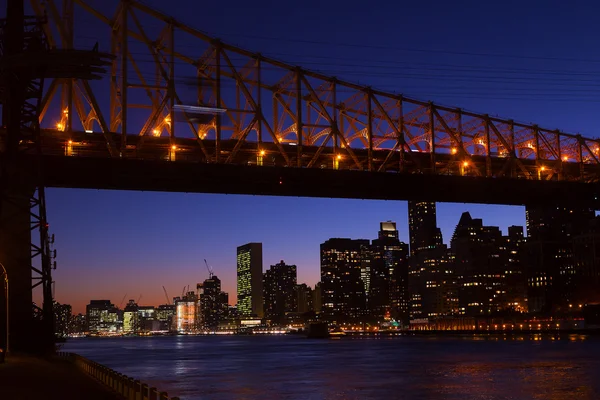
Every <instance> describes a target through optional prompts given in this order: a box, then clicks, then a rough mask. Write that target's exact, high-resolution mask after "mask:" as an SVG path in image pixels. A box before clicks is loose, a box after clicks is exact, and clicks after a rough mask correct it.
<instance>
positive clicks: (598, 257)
mask: <svg viewBox="0 0 600 400" xmlns="http://www.w3.org/2000/svg"><path fill="white" fill-rule="evenodd" d="M565 275H566V277H565V281H566V282H565V285H564V289H565V292H566V293H565V302H566V303H567V304H568V307H569V309H570V310H573V309H576V310H577V309H581V306H585V305H586V304H596V305H598V304H600V217H595V218H593V219H591V220H590V221H589V223H588V226H587V227H586V228H585V230H584V231H583V232H582V233H581V234H579V235H575V236H574V237H573V262H572V268H569V269H568V270H567V271H566V273H565ZM597 309H598V307H596V310H597Z"/></svg>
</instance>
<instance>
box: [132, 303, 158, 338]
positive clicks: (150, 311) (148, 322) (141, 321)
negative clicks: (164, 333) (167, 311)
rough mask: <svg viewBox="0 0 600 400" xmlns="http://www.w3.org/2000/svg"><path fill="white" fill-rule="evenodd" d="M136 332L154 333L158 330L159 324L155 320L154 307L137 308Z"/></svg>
mask: <svg viewBox="0 0 600 400" xmlns="http://www.w3.org/2000/svg"><path fill="white" fill-rule="evenodd" d="M137 316H138V331H139V332H155V331H158V330H159V326H160V324H159V322H158V321H157V320H156V318H155V316H156V309H155V308H154V306H138V312H137Z"/></svg>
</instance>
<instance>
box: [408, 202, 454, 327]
mask: <svg viewBox="0 0 600 400" xmlns="http://www.w3.org/2000/svg"><path fill="white" fill-rule="evenodd" d="M408 220H409V221H408V222H409V237H410V260H409V268H408V292H409V315H410V319H411V321H416V320H419V321H427V320H430V319H436V318H440V317H446V316H449V315H453V314H454V313H455V312H456V308H457V305H458V299H457V296H456V285H455V278H454V255H453V253H452V252H451V251H449V250H448V248H447V247H446V245H444V244H443V240H442V233H441V230H440V229H439V228H438V227H437V215H436V205H435V203H434V202H427V201H409V202H408ZM411 324H412V323H411Z"/></svg>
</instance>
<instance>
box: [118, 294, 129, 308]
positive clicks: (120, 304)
mask: <svg viewBox="0 0 600 400" xmlns="http://www.w3.org/2000/svg"><path fill="white" fill-rule="evenodd" d="M126 297H127V293H125V296H123V298H122V299H121V302H120V303H119V308H121V307H123V302H124V301H125V298H126Z"/></svg>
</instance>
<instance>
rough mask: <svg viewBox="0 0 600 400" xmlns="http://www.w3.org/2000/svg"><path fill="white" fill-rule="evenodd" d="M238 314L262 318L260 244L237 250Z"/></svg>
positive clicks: (241, 247)
mask: <svg viewBox="0 0 600 400" xmlns="http://www.w3.org/2000/svg"><path fill="white" fill-rule="evenodd" d="M237 298H238V303H237V304H238V306H237V310H238V314H239V315H240V316H242V317H251V316H257V317H259V318H262V317H263V273H262V243H248V244H245V245H243V246H240V247H238V248H237Z"/></svg>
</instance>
